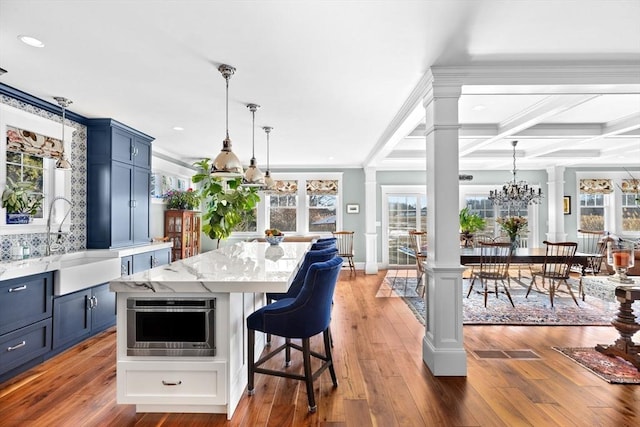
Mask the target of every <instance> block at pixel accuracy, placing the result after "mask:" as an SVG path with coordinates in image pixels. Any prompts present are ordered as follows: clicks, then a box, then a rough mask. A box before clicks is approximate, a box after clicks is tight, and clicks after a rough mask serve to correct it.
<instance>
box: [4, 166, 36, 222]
mask: <svg viewBox="0 0 640 427" xmlns="http://www.w3.org/2000/svg"><path fill="white" fill-rule="evenodd" d="M34 188H35V187H34V185H33V184H32V183H30V182H14V181H13V180H12V179H11V178H9V177H7V185H6V187H5V189H4V191H3V192H2V207H3V208H5V209H6V211H7V224H28V223H29V221H30V219H31V217H32V216H33V215H35V214H36V213H37V212H38V209H40V207H41V206H42V200H43V199H44V196H43V195H42V194H39V193H35V192H34Z"/></svg>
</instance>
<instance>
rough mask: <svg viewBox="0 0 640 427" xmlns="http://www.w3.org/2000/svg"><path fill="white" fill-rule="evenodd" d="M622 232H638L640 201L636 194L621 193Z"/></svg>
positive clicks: (639, 225) (639, 228)
mask: <svg viewBox="0 0 640 427" xmlns="http://www.w3.org/2000/svg"><path fill="white" fill-rule="evenodd" d="M622 231H640V201H638V194H637V193H622Z"/></svg>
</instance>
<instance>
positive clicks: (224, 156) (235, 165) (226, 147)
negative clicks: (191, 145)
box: [211, 64, 244, 179]
mask: <svg viewBox="0 0 640 427" xmlns="http://www.w3.org/2000/svg"><path fill="white" fill-rule="evenodd" d="M218 71H220V73H221V74H222V77H224V80H225V82H226V129H227V134H226V138H225V139H224V141H222V150H220V154H218V156H217V157H216V158H215V159H214V160H213V165H212V166H211V176H214V177H222V178H229V179H232V178H238V177H241V176H242V175H243V173H244V170H243V169H242V164H241V163H240V160H239V159H238V157H237V156H236V155H235V154H234V153H233V151H231V139H230V138H229V79H231V76H233V74H234V73H235V72H236V69H235V68H233V67H232V66H230V65H225V64H222V65H220V66H219V67H218Z"/></svg>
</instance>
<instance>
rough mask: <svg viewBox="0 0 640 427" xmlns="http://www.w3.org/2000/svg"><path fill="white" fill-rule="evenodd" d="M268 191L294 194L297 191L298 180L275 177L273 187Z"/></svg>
mask: <svg viewBox="0 0 640 427" xmlns="http://www.w3.org/2000/svg"><path fill="white" fill-rule="evenodd" d="M269 192H270V193H277V194H296V193H297V192H298V181H296V180H294V179H277V180H275V181H274V185H273V188H272V189H270V190H269Z"/></svg>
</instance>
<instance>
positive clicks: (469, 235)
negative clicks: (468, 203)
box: [459, 208, 487, 246]
mask: <svg viewBox="0 0 640 427" xmlns="http://www.w3.org/2000/svg"><path fill="white" fill-rule="evenodd" d="M459 220H460V234H461V235H462V239H463V241H464V242H465V246H468V245H469V244H470V242H472V241H473V233H476V232H478V231H480V230H483V229H484V227H485V226H486V225H487V221H486V220H485V219H484V218H482V217H481V216H480V215H478V214H477V213H472V212H471V211H470V210H469V208H463V209H461V210H460V214H459Z"/></svg>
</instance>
